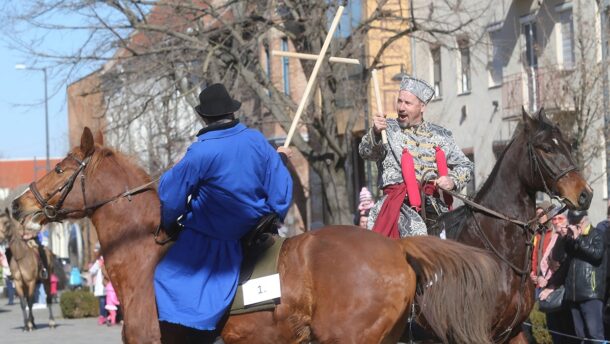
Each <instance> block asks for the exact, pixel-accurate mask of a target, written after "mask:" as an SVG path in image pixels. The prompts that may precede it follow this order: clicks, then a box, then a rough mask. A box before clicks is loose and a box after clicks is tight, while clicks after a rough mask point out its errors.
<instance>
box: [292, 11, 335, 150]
mask: <svg viewBox="0 0 610 344" xmlns="http://www.w3.org/2000/svg"><path fill="white" fill-rule="evenodd" d="M344 9H345V7H344V6H339V8H338V9H337V13H336V14H335V18H334V19H333V21H332V24H331V25H330V29H329V30H328V34H326V38H325V39H324V44H322V49H321V50H320V54H319V55H314V56H315V60H316V64H315V65H314V66H313V71H312V72H311V75H310V76H309V80H308V81H307V86H306V87H305V92H304V93H303V98H301V102H300V103H299V107H298V108H297V112H296V113H295V115H294V119H293V120H292V125H291V126H290V130H289V131H288V136H286V141H285V142H284V147H288V146H290V141H292V136H293V135H294V131H295V130H296V128H297V124H298V122H299V120H300V118H301V114H302V113H303V109H305V106H306V105H307V101H308V100H309V94H310V93H311V89H312V88H313V85H314V84H315V82H316V77H317V76H318V70H320V66H321V65H322V61H324V58H325V57H326V51H327V50H328V46H329V45H330V41H331V39H332V38H333V35H334V33H335V30H336V29H337V26H338V25H339V20H340V19H341V15H342V14H343V10H344Z"/></svg>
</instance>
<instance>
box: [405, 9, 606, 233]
mask: <svg viewBox="0 0 610 344" xmlns="http://www.w3.org/2000/svg"><path fill="white" fill-rule="evenodd" d="M415 3H416V4H417V6H419V7H418V8H420V11H421V12H420V14H419V16H420V17H421V16H424V17H425V15H426V14H425V11H427V10H429V9H426V8H424V7H425V6H421V4H422V2H421V1H415ZM464 3H465V4H464V6H465V7H468V6H476V4H477V3H478V1H466V2H464ZM473 28H474V29H473V30H472V31H471V32H469V33H468V34H464V35H457V36H454V37H453V38H452V39H447V40H443V41H437V40H430V39H428V40H426V41H423V40H418V41H417V43H415V44H414V47H413V48H414V55H415V56H416V59H415V63H414V66H415V68H414V70H413V74H415V75H417V76H418V77H421V78H424V79H426V80H428V81H430V83H431V84H433V85H434V87H435V89H436V96H435V98H434V100H432V101H431V102H430V104H428V107H427V111H426V117H427V118H428V119H429V120H430V121H432V122H434V123H438V124H440V125H442V126H444V127H446V128H448V129H450V130H452V131H453V134H454V136H455V138H456V141H457V142H458V144H459V145H460V146H461V147H462V148H463V149H464V151H465V152H466V153H467V154H468V155H469V157H470V158H471V159H472V160H473V161H474V163H475V184H476V187H479V186H481V185H482V184H483V182H484V181H485V179H486V178H487V176H488V175H489V173H490V172H491V170H492V168H493V166H494V164H495V162H496V159H497V157H498V155H499V153H501V151H502V150H503V148H504V147H505V145H506V143H507V142H508V141H509V140H510V138H511V137H512V135H513V133H514V130H515V128H516V127H517V125H518V121H519V120H520V118H521V108H522V106H523V107H524V108H525V109H526V110H527V111H528V112H530V113H534V112H537V111H538V110H540V109H541V108H544V109H545V111H546V113H547V115H548V117H549V118H551V119H552V120H554V121H556V122H558V123H559V125H560V127H561V128H562V132H563V133H564V135H565V136H567V137H568V139H569V140H570V142H572V143H573V144H574V143H577V144H578V145H579V148H580V152H581V153H578V154H576V155H575V159H576V160H577V161H578V162H579V163H580V164H581V165H582V166H583V174H584V175H585V177H586V178H587V180H588V181H589V183H590V184H591V186H592V187H593V189H594V199H593V203H592V205H591V208H590V215H591V219H592V220H593V221H594V222H596V221H599V220H602V219H604V218H605V217H606V208H607V194H606V177H605V159H604V155H603V154H602V153H603V146H604V143H603V140H600V139H599V138H600V137H603V107H602V106H601V104H600V102H599V101H600V99H601V98H602V79H603V78H602V77H603V70H604V69H603V68H602V67H603V66H600V62H601V44H600V37H601V25H600V11H599V8H598V7H597V5H596V2H594V1H577V0H574V1H562V0H544V1H531V0H498V1H494V2H493V6H491V7H490V8H489V9H487V10H486V11H485V14H484V15H482V16H481V17H480V18H478V20H477V23H476V24H475V25H474V26H473ZM579 123H580V124H579ZM584 128H586V131H584V130H585V129H584ZM578 140H580V141H578ZM473 191H474V190H473Z"/></svg>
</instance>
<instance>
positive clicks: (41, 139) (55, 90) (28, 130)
mask: <svg viewBox="0 0 610 344" xmlns="http://www.w3.org/2000/svg"><path fill="white" fill-rule="evenodd" d="M5 1H6V0H0V3H4V2H5ZM354 2H355V3H357V4H358V5H357V6H351V7H350V8H348V9H347V10H346V13H344V16H343V18H342V22H341V30H346V29H347V31H349V30H351V27H352V26H353V25H355V24H357V22H358V21H359V19H360V11H359V3H360V2H359V1H354ZM26 3H27V2H26ZM12 4H15V3H14V2H13V3H12ZM16 4H17V5H14V6H20V4H22V3H21V2H18V3H16ZM352 7H355V8H356V9H357V10H354V9H353V8H352ZM350 12H351V16H350V15H349V13H350ZM78 20H79V19H78V18H77V17H76V16H74V15H72V16H70V15H62V16H59V15H56V16H55V17H53V18H52V21H53V22H56V23H57V22H60V23H72V24H73V23H79V22H78ZM350 21H352V22H354V23H353V24H352V25H348V24H350ZM11 35H15V33H14V32H10V31H9V32H6V28H5V29H4V30H2V31H0V159H21V158H23V159H34V158H35V159H43V160H44V159H45V158H46V134H45V107H44V86H45V85H44V75H43V72H42V71H40V70H17V69H15V65H16V64H25V65H27V66H33V60H32V59H31V58H30V57H28V56H26V55H24V54H23V53H21V52H19V51H17V50H15V49H11V48H10V46H9V42H11V37H10V36H11ZM36 37H42V34H41V32H34V31H25V32H23V33H19V38H20V39H21V40H26V41H28V40H32V39H34V38H36ZM84 38H85V37H84V36H82V35H81V37H79V35H78V34H77V33H75V32H68V33H62V34H44V39H42V40H41V41H40V44H39V48H42V49H44V50H52V51H54V52H60V53H67V52H69V51H73V50H74V49H76V48H77V47H79V44H80V43H81V42H82V41H83V39H84ZM50 65H51V64H50V63H45V62H42V61H39V62H38V63H36V64H35V66H36V67H48V66H50ZM97 67H98V66H90V68H88V70H91V71H92V70H94V69H95V68H97ZM54 68H55V69H49V70H48V72H47V74H48V85H47V87H48V92H49V97H48V103H49V112H48V121H49V138H48V140H49V148H50V154H49V155H50V157H51V158H53V157H63V156H65V155H66V153H67V151H68V149H69V148H70V147H68V110H67V98H66V88H67V86H68V84H67V83H66V81H65V80H64V79H62V78H61V77H58V76H57V74H60V71H59V70H57V68H56V67H54ZM86 74H87V70H85V71H83V72H80V73H77V74H76V75H73V76H72V77H71V80H70V81H68V83H69V82H73V81H76V80H78V79H79V78H81V77H83V76H85V75H86Z"/></svg>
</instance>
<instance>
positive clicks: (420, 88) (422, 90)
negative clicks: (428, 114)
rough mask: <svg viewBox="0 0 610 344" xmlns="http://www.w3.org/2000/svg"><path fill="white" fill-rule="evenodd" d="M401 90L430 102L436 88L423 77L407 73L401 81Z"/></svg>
mask: <svg viewBox="0 0 610 344" xmlns="http://www.w3.org/2000/svg"><path fill="white" fill-rule="evenodd" d="M400 90H401V91H409V92H411V93H413V95H415V96H416V97H417V98H418V99H419V100H421V101H422V102H424V104H428V102H429V101H430V100H431V99H432V97H434V88H432V86H430V84H428V83H427V82H425V81H424V80H421V79H417V78H414V77H412V76H410V75H405V76H403V77H402V80H401V81H400Z"/></svg>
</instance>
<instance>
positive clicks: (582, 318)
mask: <svg viewBox="0 0 610 344" xmlns="http://www.w3.org/2000/svg"><path fill="white" fill-rule="evenodd" d="M568 223H569V227H568V229H567V230H566V232H567V235H565V237H562V238H561V239H559V240H557V243H556V244H555V249H554V252H553V257H554V259H555V260H557V261H561V262H562V265H567V267H568V268H567V269H568V270H567V276H566V279H565V296H564V302H566V303H567V304H566V306H567V307H569V309H570V312H571V313H572V320H573V322H574V330H575V332H576V336H578V337H581V338H582V337H587V338H592V339H598V340H603V339H604V327H603V320H602V318H603V316H602V313H603V301H602V300H603V299H604V294H605V290H606V288H605V286H606V266H605V256H604V251H605V250H604V237H603V233H602V232H601V231H600V230H599V229H597V228H595V227H593V226H591V223H590V222H589V218H588V216H587V212H586V211H578V210H570V211H569V212H568ZM541 297H542V296H541Z"/></svg>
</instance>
